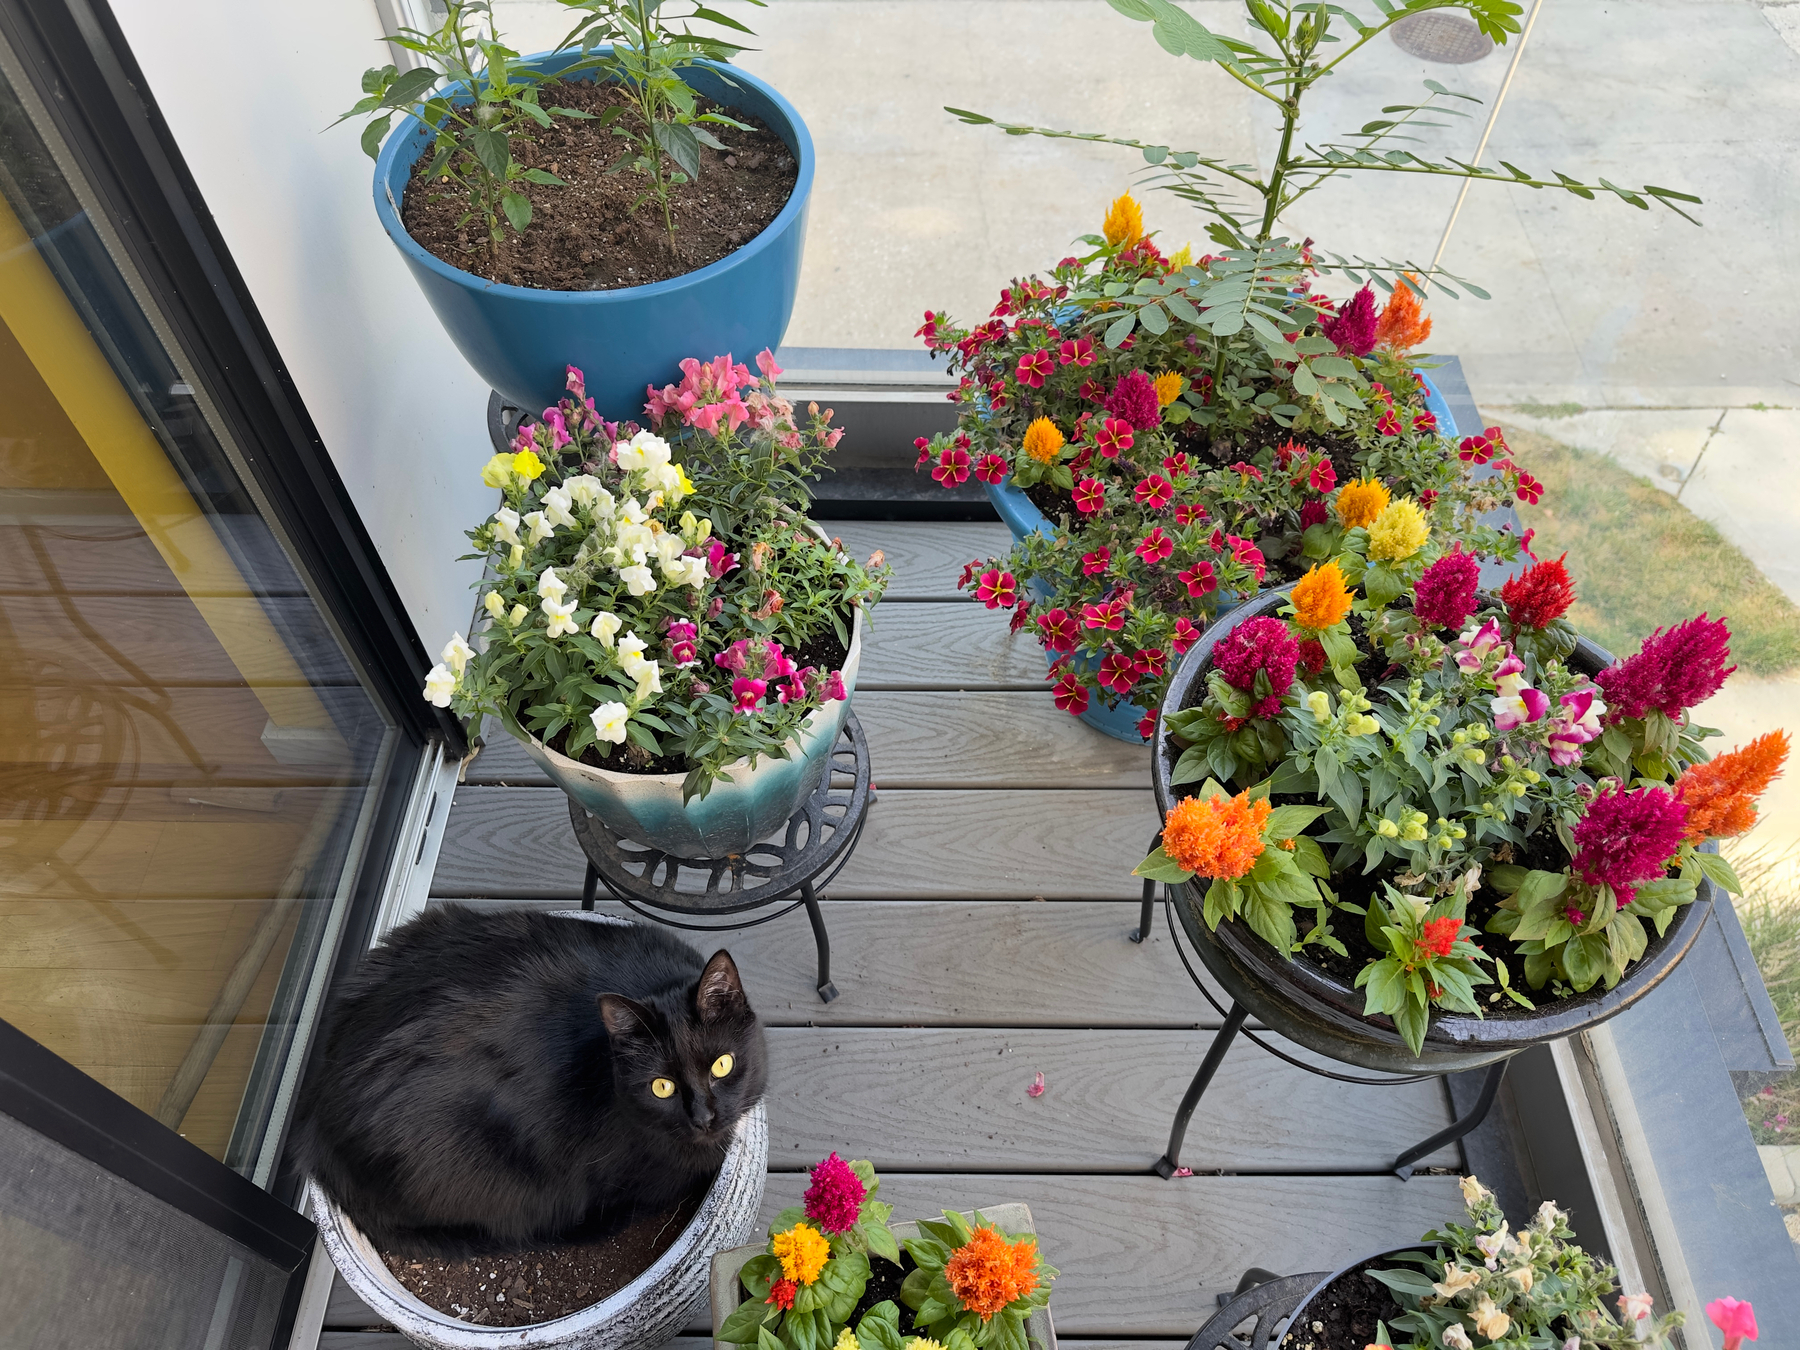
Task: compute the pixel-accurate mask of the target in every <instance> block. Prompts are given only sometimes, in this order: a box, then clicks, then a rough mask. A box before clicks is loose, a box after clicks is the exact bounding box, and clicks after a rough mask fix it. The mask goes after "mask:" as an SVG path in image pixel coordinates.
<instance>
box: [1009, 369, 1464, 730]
mask: <svg viewBox="0 0 1800 1350" xmlns="http://www.w3.org/2000/svg"><path fill="white" fill-rule="evenodd" d="M1419 378H1420V379H1422V380H1424V381H1425V409H1426V411H1427V412H1429V413H1431V414H1432V416H1434V417H1436V418H1437V428H1438V434H1439V435H1440V436H1446V437H1449V438H1450V439H1452V440H1454V439H1455V437H1456V417H1455V416H1454V415H1453V414H1452V413H1451V411H1450V405H1449V404H1448V403H1446V402H1445V401H1444V394H1443V391H1442V390H1441V389H1439V388H1438V387H1437V383H1436V381H1434V380H1433V379H1432V378H1431V376H1430V375H1428V374H1426V373H1425V372H1424V371H1422V370H1421V371H1420V372H1419ZM982 486H983V487H984V488H985V489H986V490H987V495H988V500H989V501H990V502H992V503H993V504H994V510H995V511H997V512H999V514H1000V519H1001V520H1003V521H1005V522H1006V528H1007V529H1009V530H1011V531H1012V537H1013V542H1014V543H1018V542H1019V541H1021V540H1023V539H1024V538H1025V536H1026V535H1028V534H1041V535H1043V536H1045V537H1046V538H1048V537H1050V536H1051V535H1053V534H1055V533H1056V527H1055V526H1054V525H1052V524H1051V523H1050V518H1049V517H1048V516H1046V515H1045V514H1044V513H1043V512H1042V511H1040V510H1038V509H1037V507H1035V506H1033V505H1032V503H1031V498H1030V497H1027V496H1026V495H1025V493H1024V491H1023V490H1022V489H1020V488H1016V487H1014V486H1013V483H1012V477H1011V476H1010V475H1008V476H1007V477H1006V478H1004V479H1002V480H1001V481H1000V482H998V483H983V484H982ZM1031 589H1032V593H1033V594H1034V595H1036V596H1037V597H1038V598H1039V599H1040V600H1045V599H1048V598H1049V595H1050V589H1049V587H1047V586H1045V585H1044V584H1043V583H1042V582H1037V581H1034V582H1032V583H1031ZM1251 598H1252V597H1251V596H1248V595H1245V596H1240V597H1239V598H1237V599H1236V600H1233V601H1231V603H1229V604H1227V603H1225V601H1224V599H1223V597H1222V598H1221V600H1220V604H1219V613H1218V615H1216V616H1215V617H1214V622H1217V621H1218V619H1219V618H1222V617H1223V616H1224V615H1226V614H1229V613H1230V612H1231V611H1232V610H1234V609H1236V608H1237V607H1238V606H1239V605H1241V604H1242V603H1244V601H1246V600H1249V599H1251ZM1055 659H1056V658H1055V654H1054V653H1052V652H1049V651H1046V652H1045V653H1044V660H1045V662H1046V664H1054V663H1055ZM1150 711H1151V709H1149V708H1144V707H1140V706H1139V705H1138V704H1136V703H1121V704H1119V706H1118V707H1116V708H1108V707H1105V706H1103V705H1102V704H1101V703H1100V702H1099V701H1098V700H1095V701H1094V702H1092V703H1090V704H1088V710H1087V711H1086V712H1084V713H1082V714H1081V720H1082V721H1083V722H1086V723H1087V724H1088V725H1089V726H1090V727H1092V728H1094V730H1096V731H1100V732H1104V733H1105V734H1106V735H1108V736H1111V737H1114V738H1115V739H1117V740H1121V741H1129V742H1131V743H1132V744H1133V745H1142V744H1144V738H1143V737H1142V736H1140V735H1138V729H1137V726H1138V723H1139V722H1140V721H1141V720H1142V719H1143V718H1144V716H1145V714H1146V713H1149V712H1150Z"/></svg>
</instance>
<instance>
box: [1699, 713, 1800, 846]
mask: <svg viewBox="0 0 1800 1350" xmlns="http://www.w3.org/2000/svg"><path fill="white" fill-rule="evenodd" d="M1787 753H1788V735H1787V732H1785V731H1771V732H1769V733H1768V734H1767V735H1766V736H1758V737H1757V738H1756V739H1755V740H1753V741H1751V742H1750V743H1749V744H1748V745H1746V746H1744V747H1743V748H1742V749H1739V750H1733V751H1732V752H1731V753H1730V754H1728V755H1720V756H1719V757H1718V758H1717V759H1713V760H1709V761H1708V762H1706V763H1705V764H1696V765H1694V766H1693V767H1692V768H1690V769H1689V770H1688V771H1687V772H1686V773H1684V774H1682V775H1681V777H1680V778H1679V779H1678V780H1676V783H1675V795H1676V796H1677V797H1679V798H1680V799H1681V804H1682V805H1683V806H1685V807H1687V837H1688V841H1689V842H1690V843H1694V844H1698V843H1701V842H1702V841H1704V840H1707V839H1729V838H1731V837H1732V836H1733V835H1739V834H1742V833H1743V832H1744V831H1745V830H1747V829H1749V828H1750V827H1751V826H1752V825H1754V824H1756V799H1757V798H1758V797H1759V796H1761V795H1762V793H1763V791H1764V790H1765V789H1767V787H1768V786H1769V784H1770V783H1772V782H1774V781H1775V778H1776V776H1777V775H1778V774H1779V773H1780V772H1781V769H1782V765H1783V764H1785V763H1786V762H1787Z"/></svg>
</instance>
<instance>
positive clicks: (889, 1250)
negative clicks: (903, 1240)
mask: <svg viewBox="0 0 1800 1350" xmlns="http://www.w3.org/2000/svg"><path fill="white" fill-rule="evenodd" d="M863 1241H865V1242H867V1243H868V1244H869V1250H870V1251H872V1252H874V1253H875V1255H877V1256H881V1257H885V1258H887V1259H888V1260H889V1261H892V1262H893V1263H894V1264H895V1265H899V1264H900V1244H899V1243H898V1242H896V1241H895V1240H894V1233H893V1230H892V1229H890V1228H889V1227H888V1226H887V1225H886V1224H885V1223H872V1224H869V1225H867V1226H866V1227H865V1228H864V1229H863Z"/></svg>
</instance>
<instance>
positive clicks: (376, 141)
mask: <svg viewBox="0 0 1800 1350" xmlns="http://www.w3.org/2000/svg"><path fill="white" fill-rule="evenodd" d="M393 120H394V115H393V114H392V113H389V114H388V115H387V116H386V117H378V118H376V119H375V120H374V121H373V122H370V123H369V125H368V126H366V127H364V128H363V130H362V148H363V153H364V154H365V155H367V156H368V157H369V158H370V159H379V158H381V142H382V139H383V138H384V137H385V136H386V135H387V133H388V127H389V126H390V125H392V123H393Z"/></svg>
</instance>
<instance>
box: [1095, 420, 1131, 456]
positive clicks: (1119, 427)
mask: <svg viewBox="0 0 1800 1350" xmlns="http://www.w3.org/2000/svg"><path fill="white" fill-rule="evenodd" d="M1094 444H1095V445H1096V446H1098V447H1099V449H1100V453H1101V454H1102V455H1104V456H1105V457H1106V458H1107V459H1116V458H1118V456H1119V453H1120V452H1121V451H1124V450H1129V449H1131V423H1129V422H1126V421H1124V420H1122V419H1120V418H1117V417H1109V418H1107V419H1106V420H1105V421H1104V422H1102V423H1101V424H1100V430H1099V432H1098V433H1097V434H1096V435H1095V436H1094Z"/></svg>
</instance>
